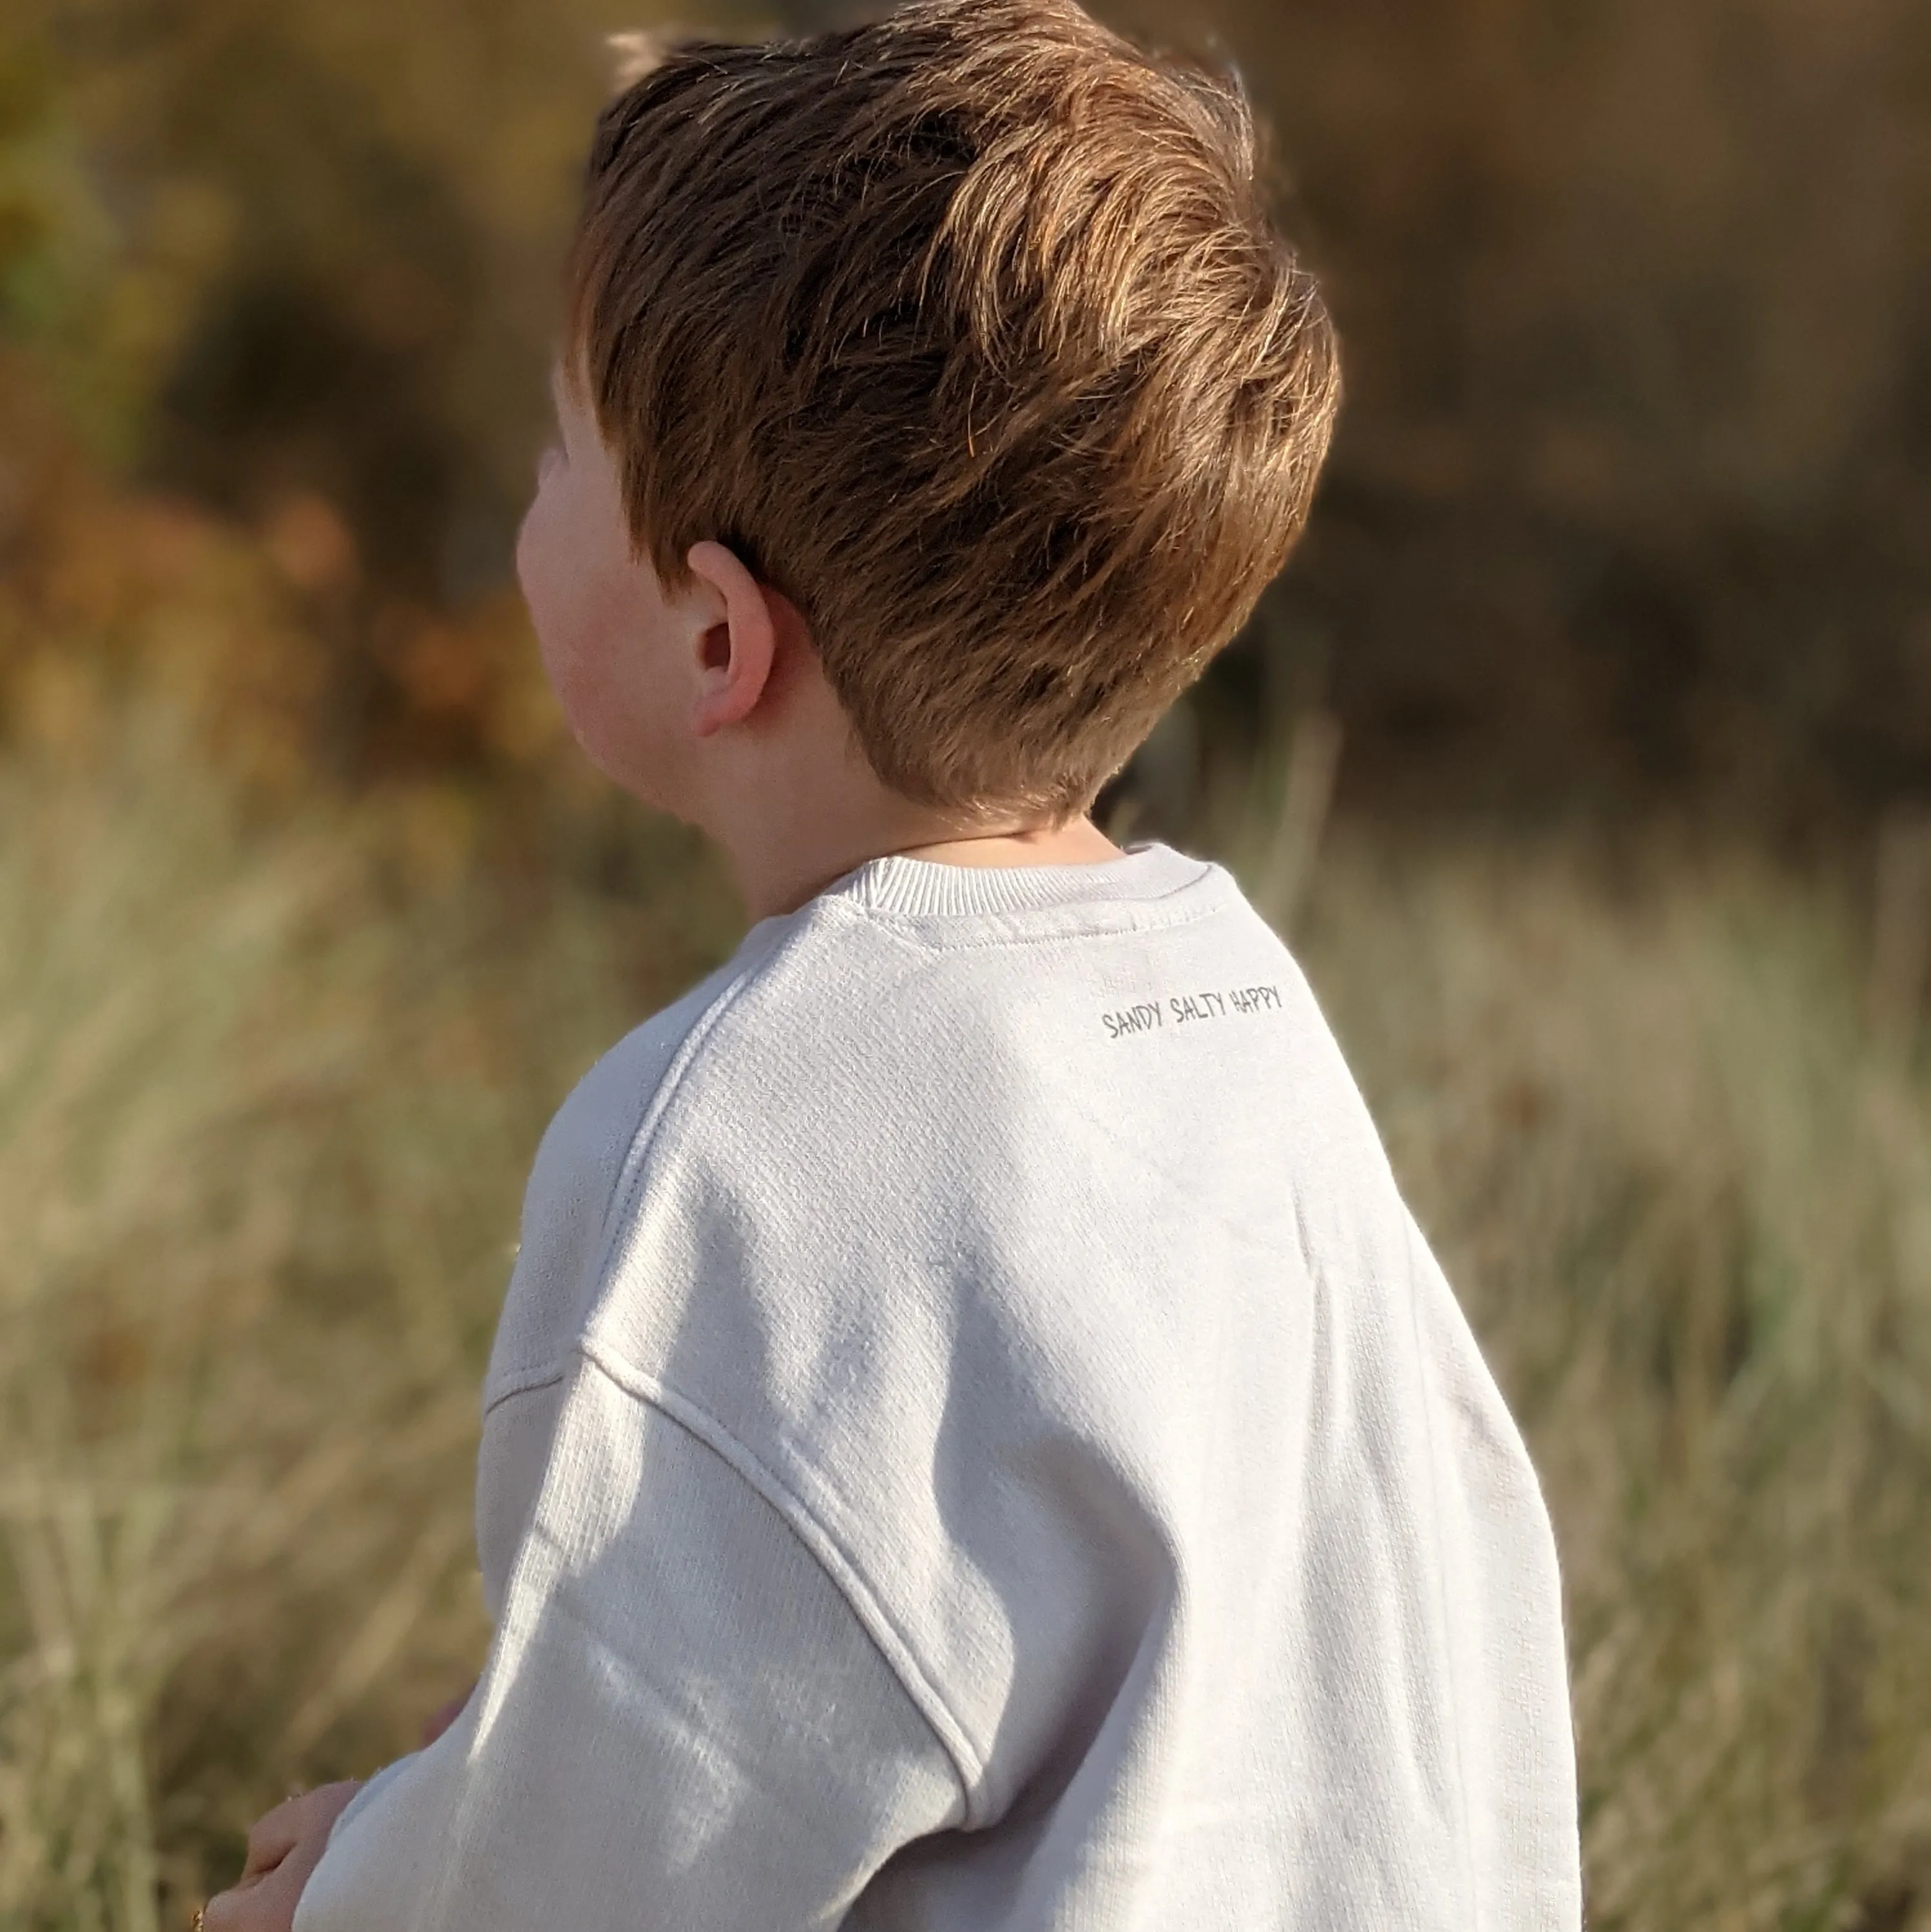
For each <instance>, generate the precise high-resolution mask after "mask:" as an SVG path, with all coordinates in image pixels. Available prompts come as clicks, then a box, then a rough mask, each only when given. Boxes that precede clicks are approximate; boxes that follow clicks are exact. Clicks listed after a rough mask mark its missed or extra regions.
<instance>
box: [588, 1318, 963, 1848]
mask: <svg viewBox="0 0 1931 1932" xmlns="http://www.w3.org/2000/svg"><path fill="white" fill-rule="evenodd" d="M577 1353H578V1354H579V1355H581V1356H582V1358H583V1360H584V1361H586V1362H587V1363H589V1365H590V1367H592V1368H593V1369H594V1370H596V1372H597V1373H598V1374H599V1375H601V1376H602V1377H603V1378H604V1380H605V1381H607V1382H610V1383H611V1384H612V1385H613V1386H614V1387H616V1388H619V1389H621V1390H622V1391H623V1393H624V1394H626V1395H628V1396H629V1397H631V1398H632V1399H633V1400H635V1401H637V1402H640V1403H644V1404H646V1406H649V1407H650V1408H652V1409H656V1410H658V1411H659V1412H661V1413H662V1414H663V1415H667V1416H668V1417H669V1418H670V1420H671V1421H673V1422H674V1423H676V1424H677V1425H678V1426H679V1427H680V1428H682V1429H683V1430H685V1431H686V1432H687V1433H689V1434H691V1435H692V1436H695V1437H696V1438H697V1439H698V1440H699V1441H700V1442H702V1443H703V1445H705V1447H706V1448H708V1449H709V1450H710V1451H712V1454H715V1456H717V1457H718V1458H719V1459H720V1460H721V1461H723V1462H724V1463H728V1464H729V1465H730V1467H731V1468H732V1469H733V1470H735V1471H736V1473H737V1475H739V1478H741V1479H742V1481H744V1482H745V1484H747V1485H748V1487H750V1488H751V1489H752V1490H754V1491H756V1493H757V1494H758V1495H759V1496H761V1497H762V1498H763V1499H764V1501H765V1502H766V1503H767V1504H769V1505H770V1507H771V1508H772V1509H773V1510H775V1511H776V1512H777V1514H778V1516H779V1517H781V1519H782V1520H783V1521H784V1524H785V1526H786V1527H787V1529H790V1532H791V1533H792V1535H793V1536H794V1537H796V1538H797V1540H798V1541H799V1543H800V1544H802V1546H803V1547H804V1548H805V1551H806V1553H808V1555H809V1556H811V1559H812V1560H813V1561H814V1562H815V1563H816V1564H817V1566H818V1568H820V1570H821V1571H823V1573H824V1575H825V1577H826V1580H828V1581H829V1583H831V1585H832V1588H833V1589H835V1590H836V1591H837V1592H838V1595H840V1596H841V1597H842V1598H844V1601H845V1603H846V1604H847V1607H848V1608H849V1609H850V1611H851V1613H852V1615H853V1617H854V1618H855V1619H856V1620H857V1622H858V1624H859V1628H861V1629H862V1631H864V1632H865V1635H866V1636H867V1637H868V1638H869V1639H870V1640H871V1643H872V1646H873V1648H874V1649H876V1650H877V1652H878V1654H879V1655H880V1658H882V1659H883V1661H884V1663H885V1665H886V1668H887V1669H888V1670H890V1672H891V1673H892V1676H893V1677H894V1678H895V1679H897V1681H898V1685H899V1688H901V1690H902V1691H904V1694H905V1695H906V1697H907V1698H908V1699H909V1700H910V1702H911V1704H912V1707H913V1709H914V1710H915V1711H916V1712H918V1714H919V1717H920V1718H922V1720H923V1721H924V1722H925V1726H926V1727H927V1729H928V1730H930V1731H931V1733H932V1735H933V1736H934V1739H936V1740H937V1742H938V1744H939V1745H940V1748H942V1749H943V1751H944V1752H945V1754H946V1757H948V1758H949V1760H951V1763H952V1772H953V1775H954V1776H955V1777H956V1778H958V1782H959V1789H960V1792H961V1796H963V1798H964V1801H965V1817H964V1829H967V1830H970V1829H973V1826H975V1825H976V1824H977V1823H979V1816H978V1813H979V1803H980V1799H981V1798H982V1794H983V1792H984V1789H985V1760H984V1759H983V1757H982V1755H981V1754H980V1752H979V1750H978V1749H977V1748H976V1746H975V1745H973V1742H972V1740H971V1739H970V1737H969V1736H967V1733H966V1730H965V1727H964V1725H962V1724H961V1723H960V1722H959V1721H958V1718H957V1717H955V1715H953V1712H952V1707H951V1706H949V1704H948V1703H946V1700H945V1697H944V1696H943V1694H942V1693H941V1692H940V1689H939V1688H938V1686H937V1685H936V1684H934V1682H932V1680H931V1678H930V1677H929V1676H927V1675H926V1673H925V1669H924V1667H923V1666H922V1664H920V1663H919V1659H918V1658H917V1656H916V1654H915V1653H914V1652H913V1649H912V1647H911V1646H910V1644H909V1643H907V1641H906V1640H905V1638H904V1636H903V1635H902V1634H901V1632H900V1631H899V1630H898V1627H897V1626H896V1625H895V1623H894V1622H893V1621H892V1618H891V1616H890V1615H889V1613H888V1612H887V1611H886V1608H885V1607H884V1605H883V1603H882V1602H880V1600H879V1598H878V1597H877V1594H876V1593H875V1592H874V1591H873V1589H872V1588H871V1585H870V1584H869V1583H867V1581H866V1580H865V1576H864V1574H863V1572H862V1571H860V1570H859V1568H858V1566H857V1565H856V1563H854V1562H853V1561H852V1559H850V1557H849V1556H847V1554H846V1553H845V1552H844V1550H843V1549H842V1548H841V1547H840V1546H839V1544H838V1541H836V1539H835V1538H833V1537H832V1535H831V1533H830V1532H829V1531H828V1530H827V1529H826V1528H825V1526H823V1523H820V1521H819V1520H818V1518H817V1517H816V1516H815V1515H814V1514H813V1512H812V1511H811V1509H810V1508H809V1507H808V1505H806V1504H805V1502H803V1501H802V1499H800V1498H799V1496H796V1495H795V1494H794V1493H793V1491H792V1490H790V1488H789V1487H787V1485H786V1484H785V1483H784V1481H782V1479H781V1478H779V1477H778V1475H776V1474H775V1472H773V1471H772V1470H771V1469H768V1468H767V1467H766V1466H765V1464H764V1463H763V1462H761V1461H760V1460H759V1458H758V1457H757V1455H756V1454H754V1452H753V1451H751V1449H749V1448H747V1447H746V1446H745V1445H744V1444H743V1443H742V1442H739V1440H738V1439H737V1438H736V1436H733V1434H732V1433H731V1432H730V1430H728V1429H727V1428H726V1427H725V1426H724V1424H723V1423H721V1421H718V1418H716V1417H715V1416H714V1415H712V1414H711V1412H709V1410H708V1409H706V1408H704V1407H703V1405H702V1404H701V1403H696V1402H693V1401H692V1400H691V1398H690V1397H688V1396H685V1395H682V1394H679V1392H678V1391H676V1390H675V1389H673V1388H670V1386H669V1385H667V1384H666V1383H664V1382H660V1381H659V1380H658V1379H657V1378H656V1377H655V1376H648V1375H646V1374H644V1373H642V1372H641V1371H640V1370H638V1369H637V1367H635V1366H634V1364H631V1363H629V1362H627V1361H625V1360H623V1358H622V1357H621V1356H619V1355H613V1354H612V1353H611V1352H609V1351H607V1350H606V1349H603V1348H601V1347H600V1346H598V1344H597V1343H595V1341H594V1340H591V1339H589V1337H585V1338H583V1339H582V1340H579V1342H578V1343H577Z"/></svg>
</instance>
